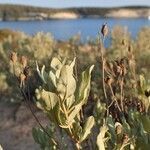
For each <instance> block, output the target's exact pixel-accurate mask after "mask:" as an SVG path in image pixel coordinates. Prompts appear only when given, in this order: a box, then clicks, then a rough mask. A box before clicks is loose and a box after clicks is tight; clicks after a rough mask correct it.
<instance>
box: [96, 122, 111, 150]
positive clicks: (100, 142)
mask: <svg viewBox="0 0 150 150" xmlns="http://www.w3.org/2000/svg"><path fill="white" fill-rule="evenodd" d="M107 131H108V127H107V126H106V125H104V126H102V127H101V128H100V133H99V134H98V136H97V142H96V144H97V147H98V149H99V150H105V134H106V132H107Z"/></svg>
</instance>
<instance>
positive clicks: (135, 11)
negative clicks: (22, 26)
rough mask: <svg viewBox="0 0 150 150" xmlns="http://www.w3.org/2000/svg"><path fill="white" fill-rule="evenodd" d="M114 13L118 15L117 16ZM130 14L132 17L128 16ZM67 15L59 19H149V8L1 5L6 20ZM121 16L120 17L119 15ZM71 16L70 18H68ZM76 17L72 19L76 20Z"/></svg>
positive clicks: (2, 16) (38, 18)
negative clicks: (61, 7) (59, 7)
mask: <svg viewBox="0 0 150 150" xmlns="http://www.w3.org/2000/svg"><path fill="white" fill-rule="evenodd" d="M114 12H120V13H117V15H116V14H115V13H114ZM128 12H129V13H130V15H129V14H128ZM60 13H66V16H65V17H64V16H63V15H62V16H60V17H59V18H58V17H56V19H57V18H58V19H60V18H62V19H63V18H71V17H70V15H71V14H74V15H76V16H77V17H104V16H107V17H148V16H149V8H147V7H119V8H64V9H54V8H41V7H31V6H20V5H0V18H1V19H2V20H4V21H6V20H43V19H55V17H54V16H53V15H57V14H60ZM118 14H119V15H118ZM68 15H69V17H68ZM74 15H73V17H72V18H74Z"/></svg>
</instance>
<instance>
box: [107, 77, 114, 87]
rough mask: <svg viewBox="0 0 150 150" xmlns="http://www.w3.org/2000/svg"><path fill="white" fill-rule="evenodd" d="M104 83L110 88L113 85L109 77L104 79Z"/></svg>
mask: <svg viewBox="0 0 150 150" xmlns="http://www.w3.org/2000/svg"><path fill="white" fill-rule="evenodd" d="M105 83H106V84H107V85H109V86H110V85H111V84H112V83H113V79H112V78H111V77H107V78H105Z"/></svg>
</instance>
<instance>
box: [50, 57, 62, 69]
mask: <svg viewBox="0 0 150 150" xmlns="http://www.w3.org/2000/svg"><path fill="white" fill-rule="evenodd" d="M50 66H51V68H53V69H54V70H58V69H60V68H61V67H62V63H61V61H60V60H59V59H58V58H56V57H54V58H53V59H52V61H51V65H50Z"/></svg>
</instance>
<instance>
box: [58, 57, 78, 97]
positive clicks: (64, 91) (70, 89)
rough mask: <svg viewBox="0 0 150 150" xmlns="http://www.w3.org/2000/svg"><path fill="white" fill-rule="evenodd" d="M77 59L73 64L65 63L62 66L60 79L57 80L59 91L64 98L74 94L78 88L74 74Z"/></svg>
mask: <svg viewBox="0 0 150 150" xmlns="http://www.w3.org/2000/svg"><path fill="white" fill-rule="evenodd" d="M74 64H75V59H74V61H73V62H72V63H71V65H70V66H69V65H64V66H63V67H62V68H61V71H60V76H59V79H58V80H57V91H58V92H59V94H60V96H61V98H62V99H63V98H64V97H65V98H68V97H70V96H72V95H73V94H74V92H75V90H76V81H75V78H74V76H73V67H74Z"/></svg>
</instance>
